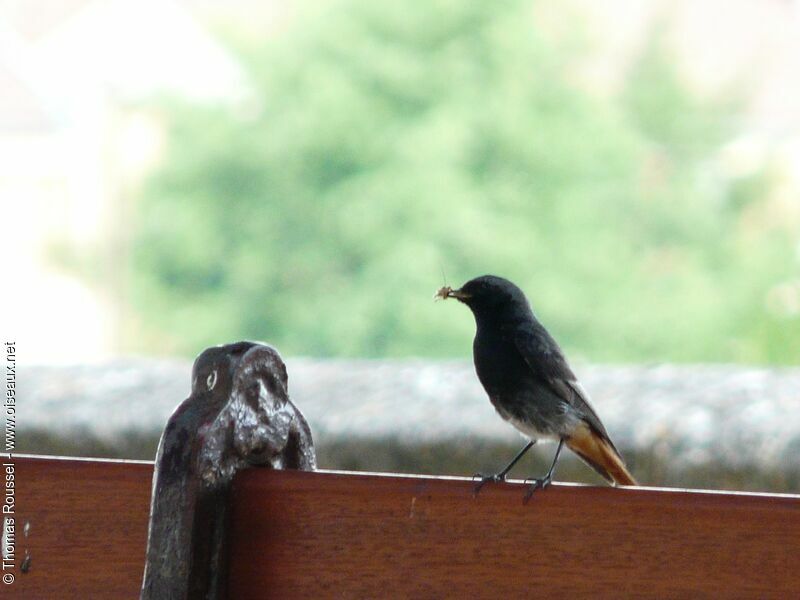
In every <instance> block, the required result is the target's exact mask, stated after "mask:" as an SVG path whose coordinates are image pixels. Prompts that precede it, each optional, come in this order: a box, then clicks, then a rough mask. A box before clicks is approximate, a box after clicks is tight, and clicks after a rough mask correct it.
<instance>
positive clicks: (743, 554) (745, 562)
mask: <svg viewBox="0 0 800 600" xmlns="http://www.w3.org/2000/svg"><path fill="white" fill-rule="evenodd" d="M523 490H524V486H523V485H521V484H495V485H491V486H487V487H486V488H484V490H483V491H482V492H481V494H480V495H479V496H478V497H477V498H473V497H472V483H471V482H469V481H464V480H443V479H431V478H403V477H383V476H367V475H361V476H358V477H351V476H345V475H336V474H325V473H316V474H315V473H277V472H276V473H268V472H256V471H249V472H246V473H243V474H242V475H241V476H240V477H239V479H238V481H237V486H236V490H235V502H234V516H233V530H232V535H233V540H232V541H233V543H232V548H233V555H232V556H231V573H230V591H231V593H232V597H233V598H237V599H239V598H242V599H247V598H332V597H335V598H500V599H511V598H534V597H551V598H564V597H587V598H588V597H591V598H626V597H653V598H698V597H717V598H718V597H737V598H744V597H752V598H767V597H774V598H800V562H798V558H800V497H777V496H758V495H733V494H715V493H696V492H694V493H692V492H680V491H655V490H641V489H613V488H598V487H585V486H569V485H554V486H552V487H551V488H549V489H548V490H546V491H545V492H543V493H538V494H537V495H535V496H534V497H533V498H532V499H531V501H530V502H529V503H528V504H527V505H523V504H522V496H523Z"/></svg>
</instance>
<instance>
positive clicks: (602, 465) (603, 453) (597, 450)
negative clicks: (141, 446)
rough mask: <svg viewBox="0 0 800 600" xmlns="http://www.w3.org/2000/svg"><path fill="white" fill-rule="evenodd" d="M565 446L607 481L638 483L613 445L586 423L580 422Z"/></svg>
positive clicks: (624, 483)
mask: <svg viewBox="0 0 800 600" xmlns="http://www.w3.org/2000/svg"><path fill="white" fill-rule="evenodd" d="M565 441H566V443H567V447H568V448H569V449H570V450H572V451H573V452H574V453H575V454H577V455H578V456H580V457H581V459H583V461H584V462H586V464H588V465H589V466H590V467H592V468H593V469H594V470H595V471H597V472H598V473H600V475H602V476H603V477H604V478H605V479H606V480H608V481H609V483H616V484H619V485H638V484H637V483H636V480H635V479H634V478H633V475H631V474H630V472H629V471H628V469H627V468H626V467H625V463H624V462H622V457H620V455H619V454H618V453H617V451H616V450H615V449H614V446H613V445H612V444H611V442H609V441H608V440H607V439H605V438H604V437H602V436H600V435H598V434H597V433H596V432H595V431H593V430H592V429H591V428H590V427H589V426H588V425H587V424H585V423H584V424H581V425H579V426H578V427H577V429H576V430H575V431H574V432H573V433H572V435H571V436H570V437H568V438H567V439H566V440H565Z"/></svg>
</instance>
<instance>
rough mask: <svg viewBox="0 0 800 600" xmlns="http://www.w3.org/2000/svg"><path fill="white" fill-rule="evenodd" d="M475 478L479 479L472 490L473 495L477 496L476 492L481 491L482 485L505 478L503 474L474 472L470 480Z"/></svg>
mask: <svg viewBox="0 0 800 600" xmlns="http://www.w3.org/2000/svg"><path fill="white" fill-rule="evenodd" d="M476 478H478V479H480V481H478V483H477V485H476V486H475V488H474V489H473V490H472V495H473V496H477V495H478V492H480V491H481V488H483V486H484V485H486V484H487V483H489V482H491V483H498V482H501V481H505V480H506V478H505V475H484V474H483V473H475V474H474V475H473V476H472V480H473V481H474V480H475V479H476Z"/></svg>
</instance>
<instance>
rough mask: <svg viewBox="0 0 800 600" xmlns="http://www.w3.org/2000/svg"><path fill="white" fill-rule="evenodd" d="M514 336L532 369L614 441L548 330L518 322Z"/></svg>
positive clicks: (603, 434)
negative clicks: (519, 324)
mask: <svg viewBox="0 0 800 600" xmlns="http://www.w3.org/2000/svg"><path fill="white" fill-rule="evenodd" d="M513 340H514V344H515V345H516V347H517V350H518V351H519V353H520V354H521V355H522V358H523V359H525V362H526V363H527V364H528V366H529V367H530V369H531V371H533V372H534V374H535V375H536V376H537V377H538V378H539V379H540V380H542V381H544V382H545V383H546V384H547V385H548V386H549V387H550V389H551V390H553V391H554V392H555V393H556V394H557V395H558V396H559V397H560V398H562V399H563V400H564V401H565V402H566V403H567V404H569V405H570V406H571V407H573V408H574V409H575V410H576V411H577V412H578V413H580V414H581V416H582V417H583V418H584V419H585V420H586V422H587V423H588V424H589V425H590V426H591V428H592V429H594V430H595V431H597V433H599V434H600V435H601V436H602V437H603V438H605V439H606V440H607V441H608V442H609V443H611V440H610V439H609V437H608V432H606V428H605V427H604V426H603V423H602V422H601V421H600V417H598V416H597V413H596V412H595V410H594V407H593V406H592V403H591V402H590V400H589V394H587V393H586V390H584V389H583V386H582V385H581V384H580V383H578V378H577V377H575V373H573V372H572V369H571V368H570V367H569V364H567V359H566V358H565V357H564V353H563V352H562V351H561V348H559V346H558V344H557V343H556V341H555V340H554V339H553V337H552V336H551V335H550V334H549V333H548V332H547V330H546V329H545V328H544V327H542V326H541V325H538V326H536V325H535V326H528V325H527V324H526V325H523V326H519V327H517V328H515V329H514V331H513ZM611 445H612V447H613V444H611ZM615 450H616V448H615Z"/></svg>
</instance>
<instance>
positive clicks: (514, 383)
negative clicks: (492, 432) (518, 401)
mask: <svg viewBox="0 0 800 600" xmlns="http://www.w3.org/2000/svg"><path fill="white" fill-rule="evenodd" d="M472 352H473V358H474V360H475V371H476V373H477V374H478V379H479V380H480V382H481V384H482V385H483V388H484V389H485V390H486V393H487V394H488V395H489V398H490V399H491V400H492V402H493V403H495V404H496V403H497V402H498V401H500V402H502V401H503V399H504V398H509V397H513V396H515V395H516V394H517V393H518V392H519V391H520V389H521V388H523V387H527V386H530V385H531V379H532V373H531V371H530V368H529V367H528V365H527V363H526V362H525V360H524V358H523V357H522V355H521V354H520V353H519V350H518V349H517V347H516V345H515V344H514V340H512V339H511V338H510V337H509V336H508V335H507V334H505V333H504V332H503V331H502V330H500V329H499V328H483V327H478V331H477V333H476V334H475V340H474V341H473V344H472Z"/></svg>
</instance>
